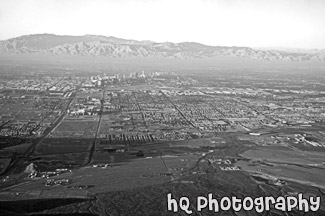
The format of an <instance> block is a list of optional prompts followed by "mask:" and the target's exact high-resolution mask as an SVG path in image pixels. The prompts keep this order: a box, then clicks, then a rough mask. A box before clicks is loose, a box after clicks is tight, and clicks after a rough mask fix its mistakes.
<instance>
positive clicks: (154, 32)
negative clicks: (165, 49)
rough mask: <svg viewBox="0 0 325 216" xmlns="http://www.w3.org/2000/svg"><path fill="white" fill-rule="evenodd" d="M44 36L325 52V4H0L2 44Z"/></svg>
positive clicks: (90, 0) (7, 0)
mask: <svg viewBox="0 0 325 216" xmlns="http://www.w3.org/2000/svg"><path fill="white" fill-rule="evenodd" d="M39 33H52V34H58V35H85V34H93V35H105V36H115V37H121V38H126V39H136V40H153V41H156V42H165V41H170V42H184V41H193V42H199V43H203V44H207V45H215V46H218V45H220V46H248V47H256V48H262V47H266V48H269V47H276V48H302V49H310V48H317V49H325V0H0V40H6V39H9V38H13V37H18V36H21V35H27V34H39Z"/></svg>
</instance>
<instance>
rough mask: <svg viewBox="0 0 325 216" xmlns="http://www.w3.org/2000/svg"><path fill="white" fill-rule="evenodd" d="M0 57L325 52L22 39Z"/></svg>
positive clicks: (310, 56) (281, 57)
mask: <svg viewBox="0 0 325 216" xmlns="http://www.w3.org/2000/svg"><path fill="white" fill-rule="evenodd" d="M0 55H54V56H62V55H72V56H78V55H79V56H105V57H116V58H119V57H144V58H145V57H164V58H181V59H184V58H185V59H191V58H206V57H216V56H235V57H242V58H249V59H256V60H258V59H263V60H269V61H325V50H317V49H314V50H294V49H289V50H283V49H282V50H272V49H253V48H249V47H226V46H208V45H204V44H200V43H195V42H182V43H172V42H163V43H157V42H154V41H149V40H146V41H137V40H128V39H122V38H117V37H112V36H110V37H107V36H100V35H84V36H63V35H54V34H35V35H24V36H20V37H17V38H12V39H8V40H4V41H0Z"/></svg>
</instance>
